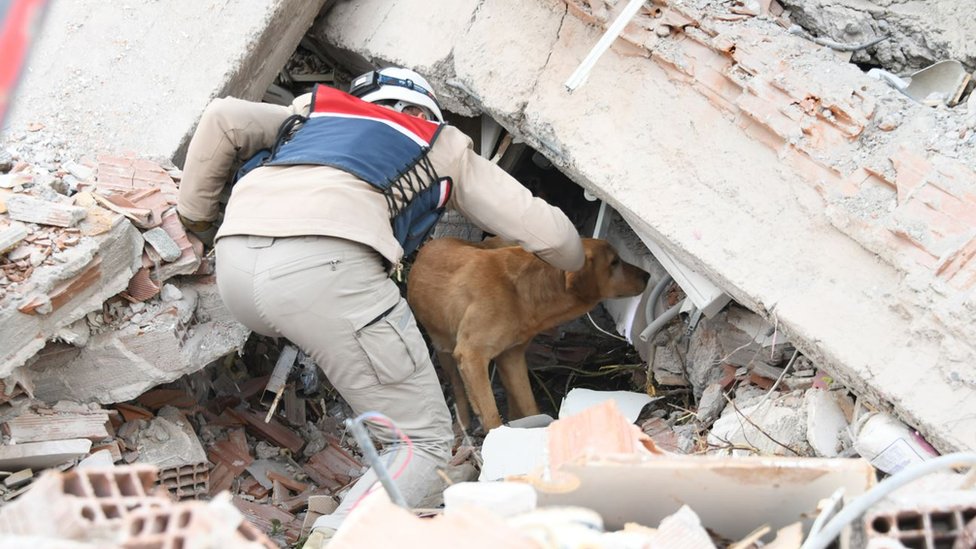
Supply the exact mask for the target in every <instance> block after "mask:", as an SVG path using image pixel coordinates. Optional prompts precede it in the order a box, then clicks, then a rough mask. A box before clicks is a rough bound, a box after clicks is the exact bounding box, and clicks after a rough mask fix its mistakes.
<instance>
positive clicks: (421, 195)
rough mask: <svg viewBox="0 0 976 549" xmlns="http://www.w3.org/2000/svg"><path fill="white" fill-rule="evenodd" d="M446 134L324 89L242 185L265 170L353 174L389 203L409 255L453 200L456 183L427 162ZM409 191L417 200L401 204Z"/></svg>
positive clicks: (254, 162) (252, 163)
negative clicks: (304, 167)
mask: <svg viewBox="0 0 976 549" xmlns="http://www.w3.org/2000/svg"><path fill="white" fill-rule="evenodd" d="M442 128H443V125H442V124H440V123H437V122H431V121H428V120H424V119H422V118H418V117H415V116H410V115H407V114H403V113H399V112H396V111H394V110H392V109H387V108H385V107H382V106H379V105H375V104H373V103H367V102H365V101H363V100H361V99H359V98H357V97H354V96H352V95H349V94H348V93H345V92H343V91H340V90H337V89H335V88H330V87H327V86H322V85H319V86H317V87H316V88H315V90H314V91H313V92H312V108H311V112H310V113H309V115H308V116H307V117H305V116H300V115H293V116H291V117H289V118H288V119H287V120H285V122H284V123H283V124H282V126H281V128H280V130H279V132H278V139H277V141H276V143H275V146H274V148H273V149H271V150H270V151H262V152H261V153H258V155H255V157H253V158H251V159H250V160H248V161H247V162H246V163H245V164H244V166H242V167H241V171H239V172H238V174H237V177H236V178H235V179H239V178H241V177H243V176H244V174H246V173H247V172H248V171H250V170H251V169H253V168H256V167H258V166H290V165H299V164H313V165H322V166H331V167H333V168H337V169H340V170H343V171H345V172H348V173H350V174H352V175H354V176H356V177H358V178H359V179H361V180H363V181H365V182H367V183H369V184H370V185H372V186H373V187H375V188H376V189H377V190H379V191H380V192H382V193H383V195H384V196H385V197H386V200H387V204H388V206H389V208H390V222H391V225H392V228H393V235H394V237H396V239H397V241H398V242H399V243H400V246H401V247H402V248H403V252H404V255H405V256H406V255H409V254H410V253H412V252H413V251H414V250H416V249H417V248H418V247H419V246H420V245H421V244H422V243H423V242H424V240H426V239H427V237H428V236H429V235H430V233H431V232H432V231H433V228H434V225H436V224H437V221H438V219H440V216H441V215H442V214H443V213H444V206H445V204H447V201H448V199H450V196H451V190H452V181H451V179H450V178H449V177H444V178H441V177H438V175H437V172H436V171H435V170H434V166H433V164H431V162H430V160H429V159H428V157H427V156H428V153H429V152H430V149H431V147H432V146H433V145H434V142H435V141H436V140H437V136H438V135H439V134H440V131H441V129H442ZM408 192H409V195H411V196H412V198H411V199H410V200H409V201H408V202H407V203H406V204H404V205H403V206H401V205H400V204H401V203H402V202H403V200H404V197H406V196H408Z"/></svg>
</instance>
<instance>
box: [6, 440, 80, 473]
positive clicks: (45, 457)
mask: <svg viewBox="0 0 976 549" xmlns="http://www.w3.org/2000/svg"><path fill="white" fill-rule="evenodd" d="M91 446H92V442H91V441H90V440H88V439H84V438H77V439H69V440H51V441H46V442H25V443H24V444H3V445H0V471H19V470H21V469H27V468H30V469H33V470H35V471H37V470H39V469H47V468H48V467H54V466H55V465H61V464H63V463H65V462H68V461H71V460H73V459H77V458H80V457H83V456H86V455H88V451H89V450H91Z"/></svg>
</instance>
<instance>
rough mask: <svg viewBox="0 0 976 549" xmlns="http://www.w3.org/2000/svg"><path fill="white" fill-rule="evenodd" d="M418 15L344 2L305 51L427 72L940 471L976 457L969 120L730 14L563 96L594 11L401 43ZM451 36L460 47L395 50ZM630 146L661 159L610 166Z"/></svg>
mask: <svg viewBox="0 0 976 549" xmlns="http://www.w3.org/2000/svg"><path fill="white" fill-rule="evenodd" d="M420 3H421V2H420V1H419V0H412V1H411V0H402V1H401V2H398V3H397V4H395V5H388V4H381V3H380V2H374V3H370V4H369V5H370V6H375V7H376V8H377V10H383V13H384V14H385V16H384V17H383V18H376V17H375V13H376V10H371V9H362V7H361V6H358V5H357V6H356V7H353V6H344V5H341V4H340V5H337V6H336V7H335V8H333V9H332V10H331V11H330V12H328V14H327V15H326V16H325V17H323V18H322V19H321V20H320V21H319V22H318V23H317V24H316V26H315V27H314V28H313V29H312V34H313V36H315V37H316V38H319V39H321V40H322V41H324V42H326V43H328V44H330V45H332V46H334V47H336V49H341V50H347V51H348V52H350V53H349V54H348V58H354V57H355V56H359V57H360V58H365V59H370V60H372V61H373V62H376V61H377V60H382V61H383V62H389V63H391V64H397V65H405V66H409V67H411V68H414V69H417V70H419V71H420V72H421V73H422V74H424V76H426V77H428V78H429V79H430V80H431V82H432V85H433V86H434V87H435V88H437V90H438V92H439V94H440V95H439V99H441V103H442V104H443V105H445V106H446V107H447V108H448V109H451V110H454V109H455V108H457V111H456V112H458V113H460V114H464V115H469V116H470V115H478V114H481V113H485V114H488V115H490V116H492V117H493V118H495V119H496V120H501V121H505V122H509V123H507V124H506V128H508V129H509V130H510V131H511V132H512V133H513V134H514V135H516V136H517V137H520V138H522V139H524V140H525V141H526V143H528V144H529V145H531V146H532V147H533V148H536V149H537V150H538V151H539V152H540V153H541V154H542V155H544V156H545V157H546V158H547V159H548V160H550V161H551V162H552V163H553V164H554V165H555V166H556V167H557V168H560V169H562V170H564V172H565V173H566V175H567V176H568V177H570V178H571V179H572V180H574V181H576V182H577V183H579V184H581V185H582V186H584V187H585V188H586V189H587V190H589V191H591V193H592V194H595V195H597V196H601V197H605V199H606V201H607V202H608V203H609V204H610V205H612V206H613V207H614V208H615V209H617V210H618V211H619V212H621V213H622V214H624V216H625V217H626V219H627V220H628V221H629V222H630V223H631V224H632V226H633V228H634V230H635V231H636V232H637V233H638V234H639V235H643V236H646V237H648V238H650V239H652V240H654V241H655V242H661V243H662V246H663V247H664V248H665V249H666V250H668V251H669V252H671V253H673V254H674V255H675V256H676V257H677V258H678V259H679V260H681V262H682V263H684V264H686V265H688V266H689V267H691V268H693V269H694V270H695V271H696V272H698V273H699V274H701V275H702V276H704V277H705V278H707V279H708V280H711V281H712V282H713V283H715V284H716V285H718V286H719V287H721V288H722V289H723V290H725V291H726V292H728V293H729V294H730V295H732V296H733V297H734V298H735V300H736V301H737V302H739V303H741V304H742V305H744V306H746V307H747V308H749V309H750V310H752V311H755V312H757V313H759V314H760V315H761V316H763V318H765V319H766V320H767V321H769V322H772V323H774V325H777V326H778V327H779V328H781V329H782V330H783V333H784V334H787V335H788V337H789V339H790V342H791V343H792V344H793V345H794V346H796V347H797V348H798V349H800V351H801V352H802V353H803V354H804V355H806V356H808V357H810V358H811V359H812V360H813V361H814V362H815V363H816V364H817V365H818V366H820V367H822V368H823V369H825V370H826V371H827V372H828V373H829V374H830V375H831V376H832V377H834V378H835V379H838V380H839V381H840V382H841V383H843V384H844V385H845V386H847V387H848V388H850V389H851V390H852V391H853V392H855V393H857V394H858V395H860V396H862V397H864V398H865V399H866V400H867V401H869V402H871V403H873V404H874V405H876V406H878V407H879V408H882V409H885V410H891V411H893V412H894V413H895V414H896V415H898V416H899V417H900V418H901V419H902V420H903V421H905V422H906V423H908V424H910V425H912V426H914V427H916V428H918V429H919V430H920V431H921V432H922V434H923V435H924V436H925V438H926V439H927V440H929V441H931V442H932V443H933V444H934V445H935V446H936V447H938V448H939V449H940V450H941V451H943V452H949V451H953V450H973V449H976V414H972V413H968V414H960V413H959V410H961V409H965V410H970V409H971V407H972V403H973V402H974V401H976V379H974V376H973V373H972V370H971V368H968V366H967V365H969V364H972V363H973V362H974V360H976V348H974V346H973V345H972V343H971V342H972V341H976V324H974V323H973V322H970V319H971V318H972V316H973V305H972V289H973V287H974V285H976V254H974V253H972V252H973V250H974V249H976V248H974V246H976V244H973V238H972V233H971V231H972V226H973V224H972V219H973V216H974V212H976V209H974V203H976V201H974V200H973V197H972V193H971V192H970V191H969V190H967V189H971V188H972V185H973V181H974V180H976V176H974V175H973V174H974V173H976V172H974V170H976V166H974V160H973V156H972V155H971V154H967V153H968V152H969V150H970V149H971V144H970V143H968V142H967V141H966V140H967V139H968V138H967V137H965V136H966V134H965V133H963V134H962V135H960V131H959V129H958V128H960V127H963V126H962V123H963V122H964V120H963V114H962V112H959V111H957V112H951V110H950V112H941V111H936V110H935V109H928V108H927V107H922V106H919V105H916V104H914V103H912V102H911V100H910V99H908V98H906V97H903V96H901V95H900V94H899V93H898V92H896V91H894V90H892V89H890V88H889V87H888V86H887V85H886V84H884V83H881V82H878V81H875V80H873V79H871V78H869V77H867V76H866V75H864V74H863V72H862V71H861V70H860V69H859V68H858V67H856V66H853V65H850V64H847V63H841V62H838V61H837V60H836V58H835V57H834V56H833V55H832V54H830V52H826V51H825V50H824V49H823V48H822V47H820V46H817V45H815V44H812V43H810V42H808V41H805V40H803V39H800V38H798V37H795V36H792V35H790V34H789V33H788V32H787V31H786V30H785V29H783V28H780V27H778V26H777V25H776V24H775V23H774V22H773V21H771V20H768V19H764V18H743V17H742V16H741V15H738V14H734V13H730V11H729V8H730V5H728V4H723V3H716V2H709V3H704V4H698V5H696V6H689V5H688V3H686V2H685V3H681V4H679V3H677V2H668V1H664V2H659V3H657V4H656V6H658V7H660V10H661V11H660V12H658V11H657V10H655V13H656V14H657V15H660V17H659V18H655V17H652V16H651V15H650V14H649V13H640V14H638V16H637V17H636V18H635V19H634V21H633V24H631V25H629V26H628V28H627V29H625V32H624V33H623V34H622V36H621V38H620V39H619V40H618V41H617V44H618V46H622V47H625V48H626V50H624V49H621V50H619V51H610V52H608V53H607V54H604V55H603V56H602V57H601V59H600V62H599V63H597V65H596V67H595V68H594V71H593V73H592V74H591V77H590V79H589V80H588V82H587V84H585V85H583V86H581V87H579V88H578V89H576V91H574V92H573V93H572V94H567V93H565V91H564V89H563V83H564V82H565V78H566V75H567V74H570V73H571V72H572V71H573V69H575V68H576V66H578V64H579V62H580V59H581V58H582V57H583V56H585V54H586V53H587V51H588V50H589V49H590V48H591V47H592V44H594V43H596V41H597V40H598V39H599V37H600V35H601V34H602V33H603V31H604V29H603V28H601V27H600V26H592V25H590V24H588V23H586V22H584V21H582V20H576V19H575V17H566V13H567V12H566V10H567V7H566V6H569V5H573V6H578V7H579V8H580V10H579V11H585V9H584V8H585V7H586V3H585V2H576V1H570V2H554V3H539V2H521V3H520V2H514V1H507V2H499V3H455V4H453V5H452V9H451V10H449V11H445V12H444V13H439V14H438V17H436V18H431V19H430V20H428V21H424V22H422V23H421V27H420V29H418V28H417V27H416V26H413V25H411V26H409V31H407V30H406V29H407V28H408V27H405V26H404V25H403V21H404V18H405V17H407V16H406V15H403V14H406V13H409V12H411V11H413V10H415V9H418V8H417V6H418V5H419V4H420ZM564 4H565V5H564ZM576 11H577V10H573V12H574V13H575V12H576ZM730 16H733V17H730ZM730 19H738V20H730ZM743 19H746V20H743ZM663 21H672V22H673V23H672V24H663V23H662V22H663ZM601 25H602V23H601ZM444 26H449V27H451V28H457V29H459V30H457V31H456V32H454V33H452V34H449V35H443V34H439V36H441V37H442V40H440V41H438V42H437V43H436V44H414V46H413V47H411V48H410V49H407V50H405V49H403V48H402V47H400V46H399V45H400V44H402V43H404V36H405V35H406V34H407V33H408V32H409V33H411V34H416V33H417V32H420V33H433V32H436V31H437V30H438V29H439V28H442V27H444ZM513 45H517V46H516V49H517V50H518V51H519V65H520V67H519V70H518V71H515V72H512V71H511V70H510V69H511V66H512V63H511V57H510V56H511V54H510V53H509V52H510V51H512V49H513ZM486 60H488V61H487V62H486ZM500 70H505V71H506V74H509V75H510V78H506V79H505V81H504V82H502V81H499V80H498V79H497V78H494V77H493V75H494V74H497V72H498V71H500ZM621 74H626V75H628V76H629V77H628V78H626V79H620V78H618V76H619V75H621ZM649 82H651V83H653V85H648V83H649ZM608 95H610V96H613V97H614V98H615V101H616V102H615V103H614V107H613V108H609V107H605V105H607V103H605V101H606V98H607V97H608ZM570 112H573V113H580V112H584V113H586V116H585V117H580V116H568V115H567V114H566V113H570ZM634 113H641V114H642V115H643V116H635V115H634ZM650 119H653V120H654V121H655V123H654V124H648V122H647V121H648V120H650ZM689 120H692V121H694V124H689V123H688V122H689ZM892 120H894V121H895V122H894V123H892V122H891V121H892ZM584 127H585V129H586V131H583V128H584ZM594 128H599V130H600V131H596V132H594ZM638 140H639V141H640V142H642V143H650V144H651V145H652V146H649V147H644V148H642V149H641V151H640V152H639V153H638V154H634V155H632V157H629V158H628V161H627V162H611V161H609V160H608V159H612V158H617V157H619V151H621V150H630V149H631V148H632V144H633V143H634V142H637V141H638ZM718 171H720V172H721V173H722V176H721V177H716V173H718ZM647 174H655V177H653V178H648V177H647ZM679 180H680V181H682V185H681V186H680V188H676V187H675V185H674V184H673V182H674V181H679ZM757 182H759V183H757ZM648 196H655V197H658V199H656V200H653V201H650V200H647V197H648ZM730 197H734V199H731V198H730ZM756 265H776V266H777V268H775V269H765V270H762V272H761V273H760V274H758V275H757V270H756V268H755V267H756ZM905 372H909V374H908V375H906V374H905ZM705 385H707V383H706V384H705ZM919 387H925V390H924V391H920V390H918V388H919Z"/></svg>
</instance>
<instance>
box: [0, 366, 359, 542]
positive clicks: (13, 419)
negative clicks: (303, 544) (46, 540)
mask: <svg viewBox="0 0 976 549" xmlns="http://www.w3.org/2000/svg"><path fill="white" fill-rule="evenodd" d="M252 356H257V354H255V353H253V352H252ZM251 362H252V366H253V365H254V364H253V363H259V362H260V361H259V360H253V361H251ZM247 368H248V367H247V366H245V365H244V363H243V361H241V359H239V358H238V359H236V360H235V361H231V363H230V364H224V363H220V364H219V365H214V366H213V367H210V368H206V369H205V370H203V371H201V372H197V373H196V374H194V375H193V376H190V377H189V378H185V379H184V380H181V381H180V382H178V383H173V384H170V385H169V386H164V387H160V388H156V389H153V390H150V391H147V392H145V393H143V394H142V395H140V396H139V397H138V398H137V399H135V400H132V401H129V402H124V403H117V404H114V405H112V406H110V407H107V408H103V407H101V406H99V405H97V404H73V403H69V402H60V403H58V404H57V405H55V406H47V405H44V404H41V403H39V402H37V401H32V400H29V399H19V400H17V401H15V402H13V403H10V404H8V405H7V406H6V407H5V408H3V409H0V422H2V423H0V428H2V432H3V444H0V471H7V472H9V474H8V475H6V476H5V477H4V478H3V480H4V482H3V484H0V498H2V500H3V502H11V503H10V504H9V505H8V506H15V505H18V504H19V503H18V502H20V501H22V500H27V501H33V500H32V499H29V498H33V497H34V496H33V495H32V494H34V493H35V492H38V491H39V492H43V491H44V490H46V488H38V486H44V484H43V483H44V482H45V480H44V479H45V478H47V477H45V476H40V478H38V476H39V475H40V473H41V470H43V469H45V468H50V469H52V470H54V471H58V470H61V471H68V473H67V475H69V476H68V477H66V478H75V476H78V475H90V474H91V473H89V472H88V471H89V470H90V469H91V470H93V469H92V468H94V469H98V470H108V471H114V472H112V473H108V474H112V475H123V476H124V475H126V474H128V473H127V471H130V469H127V467H129V466H132V467H138V469H136V470H137V471H148V470H151V471H152V474H151V483H150V482H149V480H147V479H149V478H150V475H149V474H148V473H145V474H143V473H139V474H136V473H133V474H134V475H136V476H134V477H132V478H137V477H138V479H140V482H141V483H142V485H144V486H143V488H142V490H143V492H145V493H144V494H141V496H140V497H142V496H148V495H149V494H150V493H154V494H163V493H165V497H166V499H167V500H170V499H171V500H174V501H186V500H215V498H221V497H224V498H226V499H227V500H228V501H229V502H230V503H231V504H233V506H235V507H236V508H237V509H238V510H239V512H240V513H241V514H242V515H243V516H244V517H246V518H247V520H248V521H249V522H251V523H253V524H254V525H255V526H256V528H257V531H260V532H263V533H265V534H267V535H268V536H270V537H271V538H272V539H274V540H276V542H277V543H281V544H294V543H295V542H297V541H298V539H299V538H300V537H301V536H302V535H303V529H304V534H307V532H308V529H309V528H310V524H311V522H312V521H313V520H314V518H315V517H317V516H318V514H320V513H321V512H328V511H329V510H330V508H334V506H335V504H337V501H338V499H337V495H338V494H339V493H340V492H341V491H342V490H343V489H344V488H346V487H348V486H349V485H350V484H351V483H352V482H353V481H354V480H356V479H357V478H359V476H360V475H361V474H362V473H363V471H364V467H363V465H362V463H361V462H360V461H359V458H358V457H357V455H356V454H355V453H354V452H353V450H352V449H351V448H350V447H349V446H348V444H349V443H351V442H352V441H351V439H348V440H347V439H343V438H342V432H341V430H340V424H339V422H338V421H337V420H336V419H334V418H335V417H336V416H342V415H344V414H345V410H344V405H343V404H342V403H341V401H340V400H339V399H338V398H337V397H336V396H335V395H332V396H328V395H321V396H320V398H317V399H307V398H305V397H303V396H301V395H298V394H297V393H296V388H295V387H294V386H293V385H289V386H288V387H287V389H286V394H285V396H284V397H283V401H282V402H283V405H282V406H281V407H279V409H278V411H277V414H276V415H274V416H273V417H271V418H270V420H269V421H267V422H266V421H265V419H266V413H267V408H266V407H265V406H264V405H263V404H262V397H263V396H264V394H263V390H264V385H265V384H266V383H267V381H268V376H266V375H265V376H260V375H256V374H254V373H253V368H252V371H251V372H247ZM327 403H328V404H327ZM326 408H327V409H326ZM113 464H115V465H116V469H105V468H110V467H112V466H113ZM2 475H3V473H0V476H2ZM126 478H129V477H126ZM130 481H131V479H130ZM130 481H126V482H124V483H121V484H124V485H125V486H129V485H131V484H132V482H130ZM73 482H74V481H71V482H68V481H66V484H67V485H69V486H70V485H73ZM105 482H108V481H105ZM150 484H152V485H153V486H157V487H158V488H159V490H155V491H154V490H151V489H150V488H151V487H150ZM96 492H98V493H99V494H101V493H103V491H99V490H96ZM221 494H224V495H223V496H222V495H221ZM317 499H318V500H323V499H324V500H325V501H326V502H327V504H324V507H325V511H321V510H320V511H318V512H310V510H309V505H310V502H314V501H316V500H317ZM29 505H30V504H29V503H26V504H23V505H20V507H18V508H24V506H28V507H29ZM99 505H100V506H101V507H100V508H104V505H101V504H99ZM167 505H169V504H167ZM201 505H202V504H201ZM330 505H331V507H330ZM5 507H6V506H4V507H0V509H4V508H5ZM148 507H151V509H149V508H147V509H146V510H144V511H141V512H140V515H139V516H140V517H141V518H140V519H139V520H141V521H142V522H140V523H139V524H149V523H150V522H151V521H152V520H155V519H154V518H153V516H155V515H156V514H158V513H159V512H160V511H159V508H160V505H156V504H152V505H149V506H148ZM164 507H165V506H164ZM316 507H317V508H320V509H321V508H322V507H323V504H322V503H319V504H317V505H316ZM181 509H183V508H180V509H173V510H169V509H168V507H166V508H164V509H163V511H162V512H163V513H164V514H167V516H175V515H176V514H178V513H184V512H186V513H189V514H191V515H193V514H194V513H196V511H193V509H202V507H195V508H189V510H181ZM4 512H6V511H0V513H4ZM106 513H108V514H109V515H112V513H111V512H108V511H106ZM116 515H117V514H116ZM143 515H145V516H143ZM86 516H87V515H86ZM0 517H2V514H0ZM110 518H119V517H118V516H114V517H110ZM123 518H124V517H123ZM126 520H127V521H128V522H132V521H133V520H136V519H135V518H133V519H126ZM0 526H2V520H0ZM131 528H132V531H133V532H136V531H142V530H140V529H139V528H137V525H136V524H132V525H131ZM147 528H148V527H147ZM150 530H152V528H148V529H145V532H146V534H147V535H148V534H154V535H157V534H158V535H163V534H165V533H166V532H167V530H165V529H162V530H160V529H158V528H157V529H156V530H152V531H150ZM166 535H169V534H166ZM173 535H176V534H173ZM262 535H263V534H262ZM86 539H89V541H91V538H86ZM133 543H134V542H133ZM126 546H127V545H126ZM133 546H137V545H133ZM138 546H142V545H138Z"/></svg>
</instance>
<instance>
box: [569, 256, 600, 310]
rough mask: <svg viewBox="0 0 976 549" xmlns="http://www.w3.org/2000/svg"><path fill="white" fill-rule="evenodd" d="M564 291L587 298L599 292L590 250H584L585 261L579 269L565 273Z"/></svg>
mask: <svg viewBox="0 0 976 549" xmlns="http://www.w3.org/2000/svg"><path fill="white" fill-rule="evenodd" d="M566 292H568V293H570V294H573V295H576V296H579V297H582V298H588V297H589V296H592V295H596V294H597V293H598V292H599V283H598V281H597V279H596V273H594V271H593V256H592V253H591V252H590V250H587V251H586V261H585V262H584V263H583V267H582V268H581V269H580V270H578V271H576V272H571V273H566Z"/></svg>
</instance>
